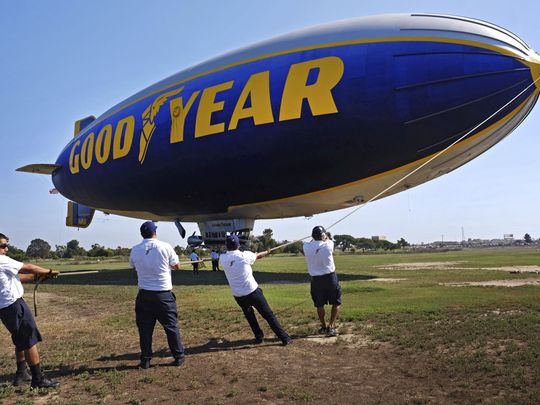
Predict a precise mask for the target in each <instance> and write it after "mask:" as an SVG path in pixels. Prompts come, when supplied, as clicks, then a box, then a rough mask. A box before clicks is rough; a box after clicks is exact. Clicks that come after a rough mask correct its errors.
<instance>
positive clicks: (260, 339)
mask: <svg viewBox="0 0 540 405" xmlns="http://www.w3.org/2000/svg"><path fill="white" fill-rule="evenodd" d="M263 342H264V336H259V337H256V338H255V341H254V343H255V344H256V345H260V344H261V343H263Z"/></svg>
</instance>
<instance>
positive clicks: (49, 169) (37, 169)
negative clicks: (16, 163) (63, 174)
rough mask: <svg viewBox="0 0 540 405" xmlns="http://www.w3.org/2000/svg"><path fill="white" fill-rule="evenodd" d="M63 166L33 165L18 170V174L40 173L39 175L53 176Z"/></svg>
mask: <svg viewBox="0 0 540 405" xmlns="http://www.w3.org/2000/svg"><path fill="white" fill-rule="evenodd" d="M61 167H62V165H56V164H50V163H34V164H31V165H26V166H23V167H19V168H18V169H16V170H17V171H18V172H26V173H38V174H53V173H54V172H55V171H57V170H58V169H60V168H61Z"/></svg>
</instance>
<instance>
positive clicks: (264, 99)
mask: <svg viewBox="0 0 540 405" xmlns="http://www.w3.org/2000/svg"><path fill="white" fill-rule="evenodd" d="M248 97H250V98H251V107H248V108H244V106H245V104H246V101H247V99H248ZM249 117H252V118H253V122H254V124H255V125H261V124H268V123H270V122H274V115H273V113H272V102H271V101H270V71H265V72H260V73H256V74H254V75H252V76H251V77H250V78H249V80H248V81H247V83H246V85H245V86H244V88H243V89H242V93H241V94H240V97H239V98H238V101H237V102H236V106H235V107H234V111H233V113H232V116H231V121H230V123H229V130H231V129H236V127H237V126H238V121H239V120H241V119H245V118H249Z"/></svg>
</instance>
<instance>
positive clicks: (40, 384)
mask: <svg viewBox="0 0 540 405" xmlns="http://www.w3.org/2000/svg"><path fill="white" fill-rule="evenodd" d="M59 385H60V383H59V382H58V381H55V380H49V379H48V378H47V377H45V376H42V377H41V380H40V381H32V384H31V385H30V387H32V388H56V387H58V386H59Z"/></svg>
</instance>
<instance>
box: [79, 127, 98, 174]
mask: <svg viewBox="0 0 540 405" xmlns="http://www.w3.org/2000/svg"><path fill="white" fill-rule="evenodd" d="M94 136H95V135H94V133H93V132H91V133H90V134H89V135H88V136H87V137H86V139H85V140H84V142H83V144H82V147H81V166H82V167H83V169H85V170H88V169H89V168H90V165H91V164H92V157H93V156H94Z"/></svg>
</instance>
